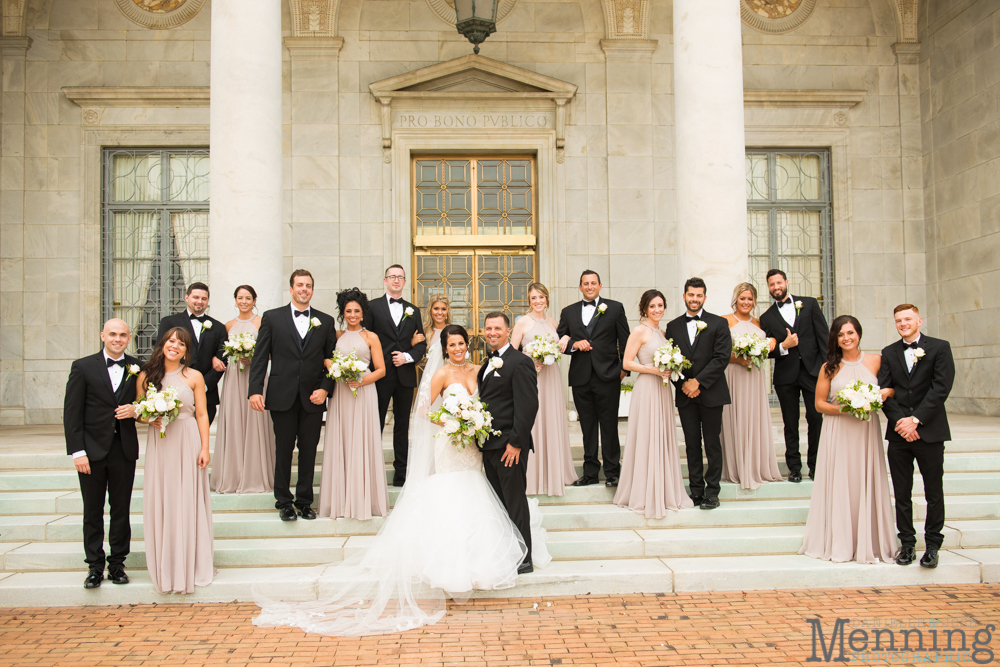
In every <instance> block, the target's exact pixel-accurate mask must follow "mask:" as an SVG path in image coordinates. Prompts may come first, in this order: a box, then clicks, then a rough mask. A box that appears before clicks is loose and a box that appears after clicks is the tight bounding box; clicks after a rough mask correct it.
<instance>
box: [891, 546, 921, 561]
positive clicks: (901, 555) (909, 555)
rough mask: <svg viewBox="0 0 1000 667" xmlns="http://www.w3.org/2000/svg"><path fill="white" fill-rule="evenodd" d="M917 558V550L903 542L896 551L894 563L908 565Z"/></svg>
mask: <svg viewBox="0 0 1000 667" xmlns="http://www.w3.org/2000/svg"><path fill="white" fill-rule="evenodd" d="M916 559H917V551H916V549H914V548H913V547H910V546H906V545H905V544H904V545H903V546H901V547H899V551H897V552H896V565H909V564H910V563H912V562H913V561H915V560H916Z"/></svg>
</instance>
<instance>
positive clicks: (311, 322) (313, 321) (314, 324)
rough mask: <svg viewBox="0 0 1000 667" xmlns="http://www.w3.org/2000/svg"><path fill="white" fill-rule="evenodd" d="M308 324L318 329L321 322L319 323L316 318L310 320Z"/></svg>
mask: <svg viewBox="0 0 1000 667" xmlns="http://www.w3.org/2000/svg"><path fill="white" fill-rule="evenodd" d="M309 324H311V325H313V326H314V327H318V326H319V325H320V324H322V322H320V321H319V318H318V317H314V318H312V319H311V320H309Z"/></svg>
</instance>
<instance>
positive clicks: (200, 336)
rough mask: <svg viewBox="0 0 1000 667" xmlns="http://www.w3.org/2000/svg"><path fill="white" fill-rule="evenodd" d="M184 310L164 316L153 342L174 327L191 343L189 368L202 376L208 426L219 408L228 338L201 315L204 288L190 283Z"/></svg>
mask: <svg viewBox="0 0 1000 667" xmlns="http://www.w3.org/2000/svg"><path fill="white" fill-rule="evenodd" d="M184 302H185V303H186V304H187V309H186V310H185V311H183V312H180V313H175V314H173V315H167V316H166V317H164V318H163V319H161V320H160V329H159V331H157V333H156V340H157V342H159V341H160V340H162V339H163V336H165V335H166V333H167V332H168V331H170V330H171V329H173V328H174V327H184V328H186V329H187V330H188V333H190V334H191V337H192V339H193V340H194V349H193V350H191V368H193V369H195V370H196V371H198V372H200V373H201V374H202V375H204V376H205V398H206V399H207V401H206V403H207V408H208V423H209V424H211V423H212V422H213V421H214V420H215V411H216V409H217V408H218V406H219V380H220V379H222V374H223V373H225V372H226V362H225V357H223V355H222V350H223V345H224V344H225V342H226V340H227V339H228V338H229V335H228V334H227V333H226V325H225V324H223V323H222V322H220V321H219V320H217V319H215V318H213V317H210V316H209V315H207V314H206V313H205V311H206V310H207V309H208V285H206V284H205V283H191V284H190V285H189V286H188V288H187V294H185V295H184Z"/></svg>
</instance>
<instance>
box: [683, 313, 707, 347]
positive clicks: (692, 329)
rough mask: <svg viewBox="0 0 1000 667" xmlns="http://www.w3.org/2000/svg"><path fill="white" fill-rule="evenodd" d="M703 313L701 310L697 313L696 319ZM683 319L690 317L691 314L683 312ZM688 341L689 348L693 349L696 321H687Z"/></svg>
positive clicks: (696, 334)
mask: <svg viewBox="0 0 1000 667" xmlns="http://www.w3.org/2000/svg"><path fill="white" fill-rule="evenodd" d="M704 313H705V309H704V308H702V309H701V310H699V311H698V317H701V316H702V315H703V314H704ZM684 316H685V317H689V316H691V313H688V312H685V313H684ZM687 329H688V341H689V342H690V343H691V347H694V339H695V338H697V337H698V320H688V321H687Z"/></svg>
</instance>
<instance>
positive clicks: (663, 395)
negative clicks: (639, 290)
mask: <svg viewBox="0 0 1000 667" xmlns="http://www.w3.org/2000/svg"><path fill="white" fill-rule="evenodd" d="M666 304H667V299H666V297H664V296H663V293H662V292H660V291H659V290H655V289H651V290H646V292H644V293H643V295H642V298H641V299H640V300H639V319H640V322H641V323H640V324H639V326H637V327H635V328H634V329H632V333H631V334H629V337H628V343H627V344H626V345H625V354H624V355H623V362H622V365H623V367H624V368H625V370H627V371H631V372H633V373H638V375H639V376H638V377H637V378H636V380H635V388H634V389H633V390H632V400H631V402H630V403H629V411H628V433H627V435H626V436H625V455H624V457H623V459H622V474H621V478H620V479H619V480H618V491H617V492H616V493H615V504H616V505H619V506H621V507H628V508H629V509H630V510H633V511H635V512H641V513H643V514H645V515H646V517H647V518H650V519H662V518H663V517H664V516H666V513H667V510H679V509H688V508H691V507H694V503H693V502H692V501H691V498H690V496H688V494H687V491H686V490H685V489H684V478H683V477H682V476H681V460H680V455H679V454H678V450H677V427H676V426H675V423H674V397H673V395H672V394H671V393H670V385H669V384H665V383H664V380H667V379H668V378H669V377H670V373H669V372H666V373H661V372H660V371H659V370H657V368H656V367H655V366H653V354H654V353H655V352H656V351H657V350H658V349H659V348H660V346H661V345H663V344H664V343H665V342H666V337H665V336H664V335H663V332H662V331H660V320H661V319H663V312H664V310H666Z"/></svg>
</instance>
